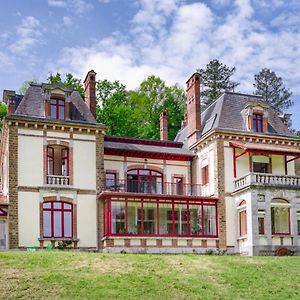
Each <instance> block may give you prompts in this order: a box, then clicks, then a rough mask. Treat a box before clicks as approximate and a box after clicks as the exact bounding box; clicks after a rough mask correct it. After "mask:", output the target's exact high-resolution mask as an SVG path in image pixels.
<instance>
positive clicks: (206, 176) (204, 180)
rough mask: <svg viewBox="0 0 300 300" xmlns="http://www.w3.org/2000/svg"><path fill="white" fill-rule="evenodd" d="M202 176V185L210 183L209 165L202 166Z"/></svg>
mask: <svg viewBox="0 0 300 300" xmlns="http://www.w3.org/2000/svg"><path fill="white" fill-rule="evenodd" d="M201 178H202V185H208V184H209V169H208V165H205V166H204V167H202V168H201Z"/></svg>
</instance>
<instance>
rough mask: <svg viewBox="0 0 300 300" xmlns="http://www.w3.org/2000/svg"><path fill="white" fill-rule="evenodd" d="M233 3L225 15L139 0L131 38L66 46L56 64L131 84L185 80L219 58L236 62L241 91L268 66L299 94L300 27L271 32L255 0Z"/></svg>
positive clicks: (171, 1) (174, 1)
mask: <svg viewBox="0 0 300 300" xmlns="http://www.w3.org/2000/svg"><path fill="white" fill-rule="evenodd" d="M233 4H234V5H233V6H232V8H231V10H229V11H227V15H226V17H225V18H222V19H220V18H219V16H218V15H216V14H214V12H213V10H212V9H211V8H210V7H209V6H207V5H205V4H204V3H200V2H199V3H193V4H187V3H186V2H184V1H179V0H166V1H158V0H140V1H138V10H137V12H136V14H135V15H134V17H133V18H132V20H131V27H130V28H129V29H128V31H127V33H128V36H127V39H126V35H124V34H123V36H122V38H120V36H118V35H117V36H112V37H110V38H106V39H102V40H99V41H96V42H94V43H93V44H90V45H88V46H86V47H67V48H65V49H64V50H63V53H62V58H61V59H60V61H59V62H58V64H57V69H60V71H68V72H70V71H71V72H73V73H74V74H76V75H77V76H79V77H84V75H85V73H86V72H87V71H88V70H89V69H95V71H96V72H97V73H98V78H101V79H103V78H107V79H109V80H115V79H119V80H121V81H122V82H124V83H125V84H126V85H127V86H128V87H129V88H135V87H137V86H138V84H139V83H140V82H141V81H142V80H143V79H144V78H145V77H147V76H148V75H150V74H155V75H158V76H160V77H162V78H163V79H165V80H166V81H167V82H168V83H170V84H173V83H176V82H179V83H180V84H182V85H184V82H185V80H186V79H187V78H188V77H189V76H190V75H191V73H192V72H194V71H195V70H196V69H197V68H203V67H204V66H205V65H206V64H207V63H208V62H209V61H210V60H211V59H214V58H217V59H220V61H222V62H223V63H225V64H227V65H229V66H236V68H237V71H236V74H235V78H234V79H235V80H237V81H240V82H241V85H240V86H239V87H238V89H239V91H241V92H250V93H251V92H252V90H253V87H252V82H253V75H254V74H255V73H257V72H259V71H260V69H261V68H263V67H268V68H271V69H272V70H274V71H275V72H277V74H278V75H279V76H281V77H282V78H283V79H284V80H285V83H286V85H287V86H288V87H289V88H291V89H292V90H293V92H294V94H298V95H300V75H299V74H298V73H297V70H299V69H300V44H299V40H300V31H299V27H298V29H297V30H295V28H294V29H293V30H291V29H290V28H280V27H279V28H278V30H277V31H276V32H272V31H270V30H269V29H268V27H267V25H264V24H263V23H261V22H259V20H257V19H256V16H255V14H254V8H253V5H252V2H251V1H250V0H249V1H245V0H244V1H242V0H236V1H235V2H234V3H233ZM277 5H279V2H278V4H277ZM291 13H292V14H293V16H294V17H296V16H297V12H296V11H295V12H291ZM282 18H283V19H284V16H283V17H282ZM52 67H53V64H52ZM293 70H294V71H293Z"/></svg>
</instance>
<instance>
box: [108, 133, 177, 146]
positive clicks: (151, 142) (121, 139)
mask: <svg viewBox="0 0 300 300" xmlns="http://www.w3.org/2000/svg"><path fill="white" fill-rule="evenodd" d="M104 141H106V142H116V143H126V144H138V145H150V146H160V147H170V148H182V146H183V143H179V142H172V141H161V140H145V139H137V138H128V137H119V136H109V135H106V136H105V137H104Z"/></svg>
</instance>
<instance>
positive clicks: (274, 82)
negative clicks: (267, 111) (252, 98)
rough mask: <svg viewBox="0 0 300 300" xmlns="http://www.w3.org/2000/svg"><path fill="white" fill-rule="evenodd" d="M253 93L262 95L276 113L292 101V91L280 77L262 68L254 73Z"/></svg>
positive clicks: (279, 112)
mask: <svg viewBox="0 0 300 300" xmlns="http://www.w3.org/2000/svg"><path fill="white" fill-rule="evenodd" d="M254 81H255V82H254V84H253V86H254V87H255V92H254V93H255V94H256V95H261V96H263V98H264V100H265V101H266V102H268V103H269V104H270V105H271V106H272V107H273V108H274V109H275V110H276V111H277V113H278V114H282V113H283V112H284V111H285V110H286V109H287V108H289V107H290V106H292V105H293V104H294V103H293V101H292V99H291V97H292V92H291V91H290V90H288V89H286V88H285V87H284V85H283V82H282V78H281V77H278V76H277V75H276V73H275V72H272V71H271V70H270V69H267V68H264V69H262V70H261V71H260V72H259V73H258V74H256V75H254Z"/></svg>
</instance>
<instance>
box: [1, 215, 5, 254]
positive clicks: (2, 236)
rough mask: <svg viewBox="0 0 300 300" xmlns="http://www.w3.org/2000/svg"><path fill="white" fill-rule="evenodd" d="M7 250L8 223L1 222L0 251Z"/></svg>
mask: <svg viewBox="0 0 300 300" xmlns="http://www.w3.org/2000/svg"><path fill="white" fill-rule="evenodd" d="M3 249H6V222H5V221H4V220H0V250H3Z"/></svg>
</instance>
